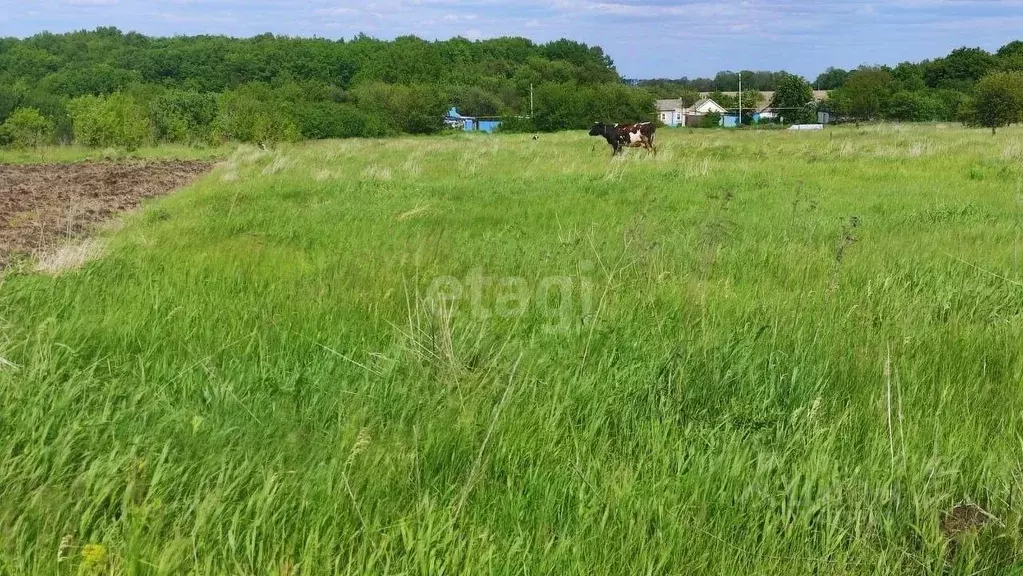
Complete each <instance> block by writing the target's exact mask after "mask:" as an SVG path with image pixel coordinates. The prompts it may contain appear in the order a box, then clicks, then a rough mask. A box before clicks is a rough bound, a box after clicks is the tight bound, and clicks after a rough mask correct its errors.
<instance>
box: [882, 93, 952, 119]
mask: <svg viewBox="0 0 1023 576" xmlns="http://www.w3.org/2000/svg"><path fill="white" fill-rule="evenodd" d="M941 107H942V104H941V102H940V101H938V100H937V99H936V98H935V97H933V96H931V95H929V94H926V93H924V92H910V91H908V90H902V91H899V92H896V93H895V94H893V95H892V97H891V98H890V99H889V101H888V104H887V106H886V107H885V110H884V115H885V117H887V118H890V119H892V120H898V121H901V122H927V121H930V120H934V119H936V118H937V117H938V115H939V114H940V110H941Z"/></svg>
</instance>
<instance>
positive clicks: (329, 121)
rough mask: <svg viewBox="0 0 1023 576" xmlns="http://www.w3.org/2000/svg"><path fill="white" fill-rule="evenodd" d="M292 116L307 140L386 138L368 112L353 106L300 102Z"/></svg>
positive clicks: (295, 106)
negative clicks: (381, 136)
mask: <svg viewBox="0 0 1023 576" xmlns="http://www.w3.org/2000/svg"><path fill="white" fill-rule="evenodd" d="M292 116H293V117H294V118H295V121H296V123H297V124H298V128H299V130H300V131H301V132H302V136H304V137H306V138H359V137H372V136H380V135H382V134H381V133H380V130H379V129H377V128H375V126H374V123H373V122H372V121H371V120H370V117H369V116H368V115H367V114H366V113H365V112H363V111H362V110H359V109H358V108H357V107H355V106H352V105H350V104H337V103H334V102H298V103H296V104H294V105H293V112H292ZM377 126H379V124H377Z"/></svg>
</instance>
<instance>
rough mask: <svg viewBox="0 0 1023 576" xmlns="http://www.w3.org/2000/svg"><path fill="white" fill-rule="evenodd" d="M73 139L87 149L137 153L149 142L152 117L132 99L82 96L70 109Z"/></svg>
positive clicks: (112, 95) (117, 94)
mask: <svg viewBox="0 0 1023 576" xmlns="http://www.w3.org/2000/svg"><path fill="white" fill-rule="evenodd" d="M69 108H70V110H71V119H72V122H73V126H74V137H75V140H76V141H77V142H78V143H79V144H83V145H85V146H100V147H106V146H119V147H123V148H127V149H128V150H134V149H136V148H138V147H139V146H142V144H144V143H145V142H146V141H147V140H149V138H150V126H149V115H148V114H147V113H146V109H145V108H143V107H142V106H141V105H140V104H139V103H138V102H136V101H135V100H134V99H133V98H131V97H130V96H128V95H126V94H123V93H120V92H116V93H114V94H111V95H110V96H82V97H80V98H76V99H74V100H72V101H71V104H70V105H69Z"/></svg>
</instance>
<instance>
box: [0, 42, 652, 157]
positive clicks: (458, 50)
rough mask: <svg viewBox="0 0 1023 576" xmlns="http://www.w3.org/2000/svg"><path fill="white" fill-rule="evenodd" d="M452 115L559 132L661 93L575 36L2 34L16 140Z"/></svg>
mask: <svg viewBox="0 0 1023 576" xmlns="http://www.w3.org/2000/svg"><path fill="white" fill-rule="evenodd" d="M531 88H532V89H533V99H532V100H533V108H532V111H533V112H534V114H533V115H532V118H524V117H526V116H529V115H530V111H531V108H530V90H531ZM451 106H456V107H457V108H458V109H459V111H460V112H461V113H462V114H465V115H470V116H495V117H505V118H507V119H508V121H507V122H506V124H507V126H508V127H509V128H514V127H516V126H517V127H518V128H519V129H528V130H534V129H535V130H557V129H565V128H581V127H584V126H586V125H587V123H589V122H591V121H593V119H594V116H593V115H594V114H598V115H600V116H602V117H604V118H606V119H607V120H612V119H614V120H623V119H624V120H641V119H645V118H647V117H649V114H650V110H651V109H652V107H653V97H652V96H651V95H650V94H649V93H648V92H647V91H645V90H635V89H630V88H628V87H627V86H626V85H625V84H624V83H623V82H622V79H621V77H620V76H619V74H618V72H617V70H616V69H615V67H614V63H613V62H612V61H611V58H609V57H608V56H607V55H606V54H605V53H604V52H603V50H602V49H601V48H599V47H597V46H587V45H586V44H582V43H579V42H574V41H571V40H557V41H554V42H549V43H546V44H538V43H534V42H532V41H530V40H527V39H524V38H498V39H493V40H483V41H469V40H467V39H464V38H454V39H451V40H446V41H437V42H429V41H426V40H422V39H420V38H416V37H411V36H409V37H401V38H397V39H395V40H393V41H383V40H378V39H374V38H371V37H368V36H364V35H360V36H358V37H356V38H353V39H348V40H337V41H334V40H326V39H319V38H311V39H310V38H290V37H281V36H273V35H269V34H267V35H261V36H257V37H254V38H247V39H237V38H228V37H223V36H194V37H174V38H152V37H148V36H144V35H142V34H137V33H124V32H122V31H120V30H118V29H116V28H99V29H96V30H93V31H81V32H74V33H68V34H50V33H43V34H38V35H36V36H32V37H30V38H25V39H15V38H6V39H0V125H2V126H3V127H4V128H3V129H2V130H0V140H2V141H4V142H7V143H11V142H15V143H21V144H37V143H40V142H42V143H45V142H63V143H67V142H71V141H75V142H78V143H82V144H86V145H93V146H124V147H135V146H140V145H143V144H146V143H159V142H187V143H215V142H220V141H223V140H228V139H230V140H239V141H265V140H295V139H300V138H346V137H355V136H362V137H378V136H388V135H394V134H400V133H406V134H427V133H432V132H437V131H439V130H441V129H443V127H444V124H443V116H444V113H445V112H446V111H447V110H448V108H449V107H451Z"/></svg>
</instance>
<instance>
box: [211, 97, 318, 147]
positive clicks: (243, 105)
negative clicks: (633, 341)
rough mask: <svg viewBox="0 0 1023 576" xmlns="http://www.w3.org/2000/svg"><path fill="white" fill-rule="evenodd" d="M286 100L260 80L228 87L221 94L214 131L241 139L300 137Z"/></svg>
mask: <svg viewBox="0 0 1023 576" xmlns="http://www.w3.org/2000/svg"><path fill="white" fill-rule="evenodd" d="M285 104H286V102H284V101H282V100H280V99H279V98H278V97H277V95H276V94H275V93H274V91H273V90H272V89H271V88H270V87H269V86H267V85H266V84H263V83H261V82H254V83H251V84H246V85H244V86H239V87H238V88H235V89H234V90H229V91H227V92H225V93H224V94H222V95H221V96H220V113H219V115H218V116H217V119H216V122H215V131H216V134H217V135H218V136H219V137H220V138H224V139H230V140H238V141H240V142H259V143H274V142H289V141H294V140H298V139H299V138H300V137H301V133H300V132H299V129H298V126H296V124H295V122H294V120H292V118H291V115H290V114H288V112H287V111H286V109H285Z"/></svg>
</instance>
